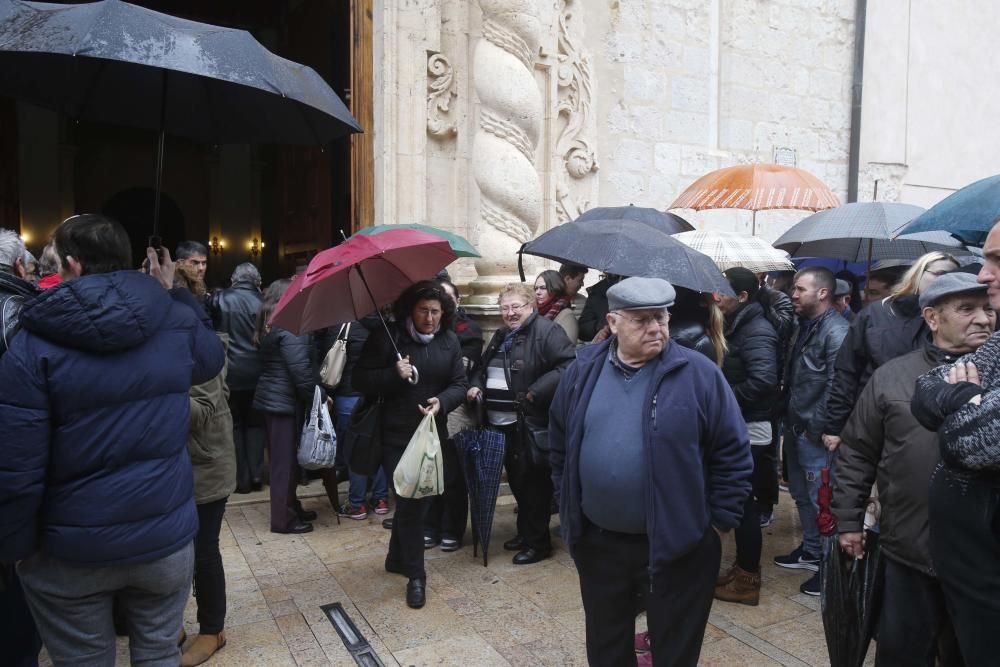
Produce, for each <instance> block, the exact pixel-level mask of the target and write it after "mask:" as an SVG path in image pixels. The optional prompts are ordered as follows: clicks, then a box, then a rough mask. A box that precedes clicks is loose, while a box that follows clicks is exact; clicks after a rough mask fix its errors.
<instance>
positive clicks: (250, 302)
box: [208, 282, 261, 391]
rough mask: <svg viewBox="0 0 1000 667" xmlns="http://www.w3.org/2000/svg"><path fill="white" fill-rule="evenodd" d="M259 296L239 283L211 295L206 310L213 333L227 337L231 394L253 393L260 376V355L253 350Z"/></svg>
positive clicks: (245, 285)
mask: <svg viewBox="0 0 1000 667" xmlns="http://www.w3.org/2000/svg"><path fill="white" fill-rule="evenodd" d="M260 302H261V295H260V290H259V289H257V286H256V285H254V284H253V283H249V282H238V283H236V284H235V285H233V286H232V287H230V288H227V289H224V290H219V291H217V292H215V293H214V294H212V298H211V300H210V301H209V305H208V310H209V312H210V313H211V314H212V323H213V324H214V325H215V330H216V331H219V332H221V333H224V334H227V335H228V336H229V374H228V376H227V379H226V383H227V384H228V385H229V390H230V391H253V390H254V389H255V388H256V387H257V379H258V378H259V377H260V372H261V358H260V351H259V350H258V349H257V348H256V347H254V344H253V334H254V327H255V326H256V322H257V311H258V310H260Z"/></svg>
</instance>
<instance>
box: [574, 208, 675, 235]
mask: <svg viewBox="0 0 1000 667" xmlns="http://www.w3.org/2000/svg"><path fill="white" fill-rule="evenodd" d="M611 220H635V221H636V222H641V223H642V224H644V225H649V226H650V227H652V228H653V229H656V230H658V231H661V232H663V233H664V234H677V233H678V232H688V231H691V230H692V229H694V227H693V226H692V225H691V223H690V222H688V221H687V220H685V219H684V218H682V217H681V216H679V215H675V214H673V213H664V212H663V211H657V210H656V209H655V208H643V207H641V206H633V205H631V204H629V205H628V206H601V207H598V208H592V209H590V210H589V211H587V212H585V213H584V214H583V215H581V216H580V217H578V218H577V219H576V221H577V222H588V223H591V224H600V223H605V222H608V221H611Z"/></svg>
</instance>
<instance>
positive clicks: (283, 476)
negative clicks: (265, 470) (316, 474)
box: [264, 414, 302, 533]
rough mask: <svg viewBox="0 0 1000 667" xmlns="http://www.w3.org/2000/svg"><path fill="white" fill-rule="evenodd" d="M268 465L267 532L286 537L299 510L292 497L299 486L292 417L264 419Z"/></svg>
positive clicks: (297, 430)
mask: <svg viewBox="0 0 1000 667" xmlns="http://www.w3.org/2000/svg"><path fill="white" fill-rule="evenodd" d="M264 423H265V424H266V426H267V448H268V450H267V451H268V454H269V456H268V462H269V463H270V467H271V489H270V491H271V532H273V533H286V532H288V529H289V528H291V527H292V526H294V525H295V524H297V523H298V522H299V515H298V510H299V509H301V505H300V504H299V500H298V498H297V497H296V495H295V492H296V489H297V488H298V485H299V460H298V458H297V456H296V454H297V451H298V446H299V436H300V435H301V428H300V424H301V423H302V422H301V421H299V420H297V419H296V418H295V416H293V415H271V414H269V415H266V416H265V417H264Z"/></svg>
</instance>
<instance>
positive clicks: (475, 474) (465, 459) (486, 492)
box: [454, 427, 505, 567]
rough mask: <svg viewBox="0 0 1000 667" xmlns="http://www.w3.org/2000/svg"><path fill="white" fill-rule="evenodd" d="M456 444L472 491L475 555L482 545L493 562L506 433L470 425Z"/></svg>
mask: <svg viewBox="0 0 1000 667" xmlns="http://www.w3.org/2000/svg"><path fill="white" fill-rule="evenodd" d="M454 439H455V447H456V449H457V450H458V455H459V460H460V461H461V462H462V472H463V474H464V475H465V485H466V488H467V489H468V491H469V514H470V515H471V519H472V544H473V556H475V555H476V548H477V546H478V545H482V547H483V566H484V567H485V566H487V565H488V564H489V551H490V538H491V536H492V535H493V516H494V514H495V513H496V508H497V495H498V494H499V492H500V471H501V469H502V468H503V462H504V451H505V443H504V436H503V433H501V432H500V431H498V430H496V429H494V428H490V427H485V428H480V429H467V430H464V431H460V432H459V433H456V434H455V436H454Z"/></svg>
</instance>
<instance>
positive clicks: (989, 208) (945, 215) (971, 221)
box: [895, 175, 1000, 247]
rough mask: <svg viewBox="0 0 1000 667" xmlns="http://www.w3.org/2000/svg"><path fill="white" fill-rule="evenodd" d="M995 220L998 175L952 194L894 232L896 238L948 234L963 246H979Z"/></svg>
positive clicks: (998, 214)
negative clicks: (932, 233)
mask: <svg viewBox="0 0 1000 667" xmlns="http://www.w3.org/2000/svg"><path fill="white" fill-rule="evenodd" d="M997 218H1000V175H997V176H990V177H989V178H984V179H982V180H981V181H976V182H975V183H973V184H972V185H967V186H965V187H964V188H962V189H961V190H958V191H957V192H953V193H951V194H950V195H948V196H947V197H945V198H944V199H942V200H941V201H940V202H938V203H937V204H935V205H934V206H932V207H931V208H929V209H928V210H927V212H926V213H924V214H923V215H921V216H920V217H919V218H917V219H915V220H913V221H912V222H910V223H909V224H907V225H906V226H904V227H902V228H901V229H898V230H896V232H895V233H896V235H897V236H899V235H902V234H914V233H918V232H947V233H949V234H951V235H952V236H954V237H955V238H957V239H959V240H960V241H962V242H963V243H966V244H968V245H973V246H979V247H982V245H983V244H984V243H986V235H987V234H989V233H990V230H991V229H993V223H994V222H996V220H997Z"/></svg>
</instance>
